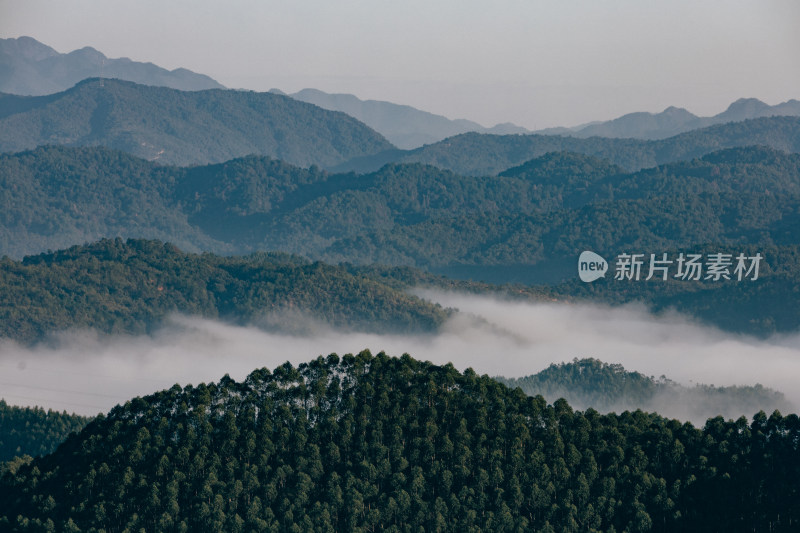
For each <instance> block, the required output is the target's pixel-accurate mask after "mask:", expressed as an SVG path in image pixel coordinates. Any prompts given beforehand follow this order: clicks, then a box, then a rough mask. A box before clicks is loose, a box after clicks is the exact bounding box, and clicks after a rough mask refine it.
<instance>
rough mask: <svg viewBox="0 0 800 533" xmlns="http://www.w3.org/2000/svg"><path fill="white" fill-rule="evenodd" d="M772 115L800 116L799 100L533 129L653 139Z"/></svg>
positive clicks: (744, 100)
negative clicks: (710, 113) (712, 112)
mask: <svg viewBox="0 0 800 533" xmlns="http://www.w3.org/2000/svg"><path fill="white" fill-rule="evenodd" d="M773 116H793V117H796V116H800V101H797V100H788V101H786V102H783V103H780V104H776V105H772V106H771V105H768V104H765V103H764V102H762V101H761V100H758V99H756V98H740V99H739V100H736V101H735V102H733V103H732V104H731V105H730V106H728V109H726V110H725V111H723V112H722V113H719V114H717V115H714V116H712V117H699V116H697V115H695V114H693V113H690V112H689V111H687V110H686V109H683V108H678V107H673V106H670V107H668V108H667V109H665V110H664V111H662V112H661V113H646V112H639V113H629V114H627V115H623V116H621V117H619V118H615V119H614V120H608V121H604V122H594V123H591V124H587V125H584V126H577V127H574V128H551V129H548V130H543V131H536V132H534V133H546V134H555V135H569V136H573V137H582V138H586V137H595V136H596V137H612V138H632V139H650V140H654V139H666V138H667V137H672V136H674V135H678V134H679V133H684V132H687V131H691V130H696V129H700V128H707V127H708V126H714V125H716V124H725V123H727V122H740V121H742V120H748V119H752V118H762V117H773Z"/></svg>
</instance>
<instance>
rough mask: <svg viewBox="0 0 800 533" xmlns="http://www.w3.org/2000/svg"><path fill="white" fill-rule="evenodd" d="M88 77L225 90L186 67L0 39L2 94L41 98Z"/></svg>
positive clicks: (26, 39) (27, 39) (23, 39)
mask: <svg viewBox="0 0 800 533" xmlns="http://www.w3.org/2000/svg"><path fill="white" fill-rule="evenodd" d="M86 78H118V79H121V80H127V81H133V82H136V83H141V84H143V85H155V86H161V87H171V88H173V89H180V90H184V91H199V90H203V89H222V88H223V86H222V85H220V84H219V83H218V82H216V81H215V80H213V79H211V78H210V77H208V76H206V75H203V74H197V73H195V72H192V71H191V70H187V69H185V68H177V69H175V70H167V69H164V68H161V67H159V66H157V65H154V64H153V63H141V62H139V61H132V60H130V59H128V58H127V57H123V58H118V59H112V58H108V57H106V56H105V55H103V54H102V53H101V52H99V51H97V50H95V49H94V48H92V47H89V46H87V47H85V48H81V49H79V50H74V51H72V52H69V53H67V54H62V53H59V52H57V51H56V50H54V49H53V48H51V47H49V46H47V45H46V44H43V43H40V42H39V41H37V40H36V39H34V38H32V37H18V38H16V39H0V92H4V93H11V94H19V95H27V96H41V95H45V94H52V93H56V92H59V91H63V90H66V89H69V88H70V87H72V86H73V85H75V84H76V83H78V82H79V81H81V80H84V79H86Z"/></svg>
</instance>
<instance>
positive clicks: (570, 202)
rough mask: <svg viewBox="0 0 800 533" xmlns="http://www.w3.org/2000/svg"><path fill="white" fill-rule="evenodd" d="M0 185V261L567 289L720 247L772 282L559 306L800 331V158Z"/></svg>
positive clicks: (103, 175) (565, 159)
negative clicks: (131, 248) (160, 261)
mask: <svg viewBox="0 0 800 533" xmlns="http://www.w3.org/2000/svg"><path fill="white" fill-rule="evenodd" d="M765 120H768V119H765ZM0 179H1V180H2V183H0V207H1V209H0V254H5V255H10V256H16V257H20V256H22V255H24V254H30V253H38V252H41V251H43V250H46V249H48V248H49V249H58V248H63V247H65V246H68V245H71V244H75V243H84V242H87V241H93V240H97V239H100V238H102V237H116V236H120V237H125V238H127V237H136V238H142V237H144V238H157V239H161V240H165V241H169V242H173V243H176V244H177V245H179V246H180V247H182V248H184V249H187V250H192V251H194V250H207V251H209V250H210V251H217V252H221V253H228V254H229V253H250V252H253V251H258V250H281V251H285V252H290V253H297V254H301V255H304V256H306V257H310V258H313V259H318V260H324V261H327V262H331V263H334V264H335V263H340V262H350V263H354V264H358V265H366V264H370V263H376V262H377V263H383V264H388V265H398V266H399V265H408V266H415V267H419V268H424V269H427V270H429V271H431V272H436V273H441V274H446V275H450V276H456V277H462V278H467V279H475V280H485V281H491V282H495V283H506V282H511V281H516V282H525V283H543V282H550V283H555V282H559V281H562V280H565V279H567V280H574V279H575V271H574V261H575V257H576V255H577V254H578V253H579V252H580V251H582V250H594V251H596V252H598V253H600V254H601V255H604V257H608V256H609V255H606V254H617V253H621V252H624V251H631V252H637V253H646V252H651V253H656V252H669V251H675V250H684V251H685V250H689V251H692V249H694V250H695V251H703V250H708V249H709V248H712V249H713V248H715V247H716V248H719V249H723V250H730V253H739V252H744V251H747V252H748V253H751V252H752V253H751V255H752V254H754V253H756V252H757V251H761V252H763V253H764V255H765V264H764V265H762V273H763V276H762V277H764V278H765V280H762V281H760V282H759V283H758V284H752V286H751V284H744V285H739V286H735V284H734V286H730V285H729V284H719V285H712V286H708V285H707V284H691V283H688V284H687V283H683V284H682V285H681V284H680V283H678V284H662V285H660V286H659V287H657V288H656V289H655V290H656V292H655V293H653V292H652V290H653V287H652V285H650V284H640V285H637V286H636V287H633V285H632V286H631V287H628V288H627V289H626V290H621V289H622V288H621V287H617V286H614V287H613V288H612V287H610V286H607V285H604V284H603V282H602V280H601V281H598V282H597V283H595V284H592V286H591V290H590V288H589V287H585V286H584V284H580V283H578V286H577V287H576V286H574V285H573V286H567V287H565V288H564V289H563V290H559V294H561V295H562V297H565V296H569V295H573V294H574V295H583V296H585V297H587V298H589V297H595V298H598V299H602V300H606V301H610V302H616V303H619V302H621V301H629V300H635V299H644V300H646V301H650V302H654V303H658V302H661V304H659V305H660V306H663V307H669V306H670V305H672V306H675V307H678V308H680V309H686V310H687V312H697V313H699V314H701V315H702V316H703V317H704V318H707V319H708V320H711V321H714V322H715V323H719V322H722V323H723V327H734V326H735V327H740V328H742V329H743V330H747V331H751V332H758V333H768V332H771V331H776V330H777V331H790V330H791V329H792V328H794V327H797V325H798V324H800V314H798V309H797V307H796V305H794V303H793V300H792V297H791V295H792V294H793V291H794V290H795V287H796V285H797V283H798V280H800V272H798V271H797V269H796V259H794V255H793V253H794V252H792V251H791V250H793V249H794V247H797V246H798V245H800V233H798V228H799V227H800V224H799V223H798V222H800V218H798V213H800V155H798V154H786V153H782V152H779V151H776V150H772V149H768V148H758V147H745V148H735V149H729V150H724V151H720V152H715V153H712V154H708V155H706V156H704V157H702V158H701V159H696V160H692V161H687V162H679V163H673V164H669V165H662V166H659V167H654V168H651V169H645V170H641V171H637V172H634V173H630V172H626V171H624V170H623V169H622V168H621V167H619V166H616V165H613V164H611V163H609V162H608V161H604V160H600V159H597V158H594V157H591V156H585V155H580V154H572V153H551V154H547V155H545V156H542V157H539V158H536V159H533V160H531V161H528V162H527V163H525V164H524V165H521V166H518V167H512V168H510V169H507V170H506V171H504V172H502V173H501V175H499V176H495V177H486V176H483V177H471V176H464V175H459V174H455V173H453V172H451V171H446V170H441V169H437V168H434V167H430V166H424V165H421V164H393V165H387V166H386V167H384V168H382V169H381V170H379V171H376V172H374V173H370V174H365V175H357V174H331V173H328V172H325V171H323V170H321V169H319V168H316V167H314V168H309V169H303V168H299V167H294V166H291V165H288V164H287V163H284V162H281V161H276V160H272V159H269V158H265V157H256V156H249V157H246V158H240V159H236V160H231V161H228V162H226V163H222V164H215V165H206V166H193V167H183V168H181V167H171V166H161V165H158V164H155V163H153V162H148V161H144V160H142V159H138V158H135V157H133V156H130V155H128V154H124V153H121V152H118V151H113V150H110V149H107V148H101V147H83V148H66V147H44V148H38V149H36V150H33V151H29V152H22V153H18V154H6V155H3V156H0ZM781 247H783V248H781ZM786 247H788V248H786ZM711 251H713V250H711ZM768 274H770V275H772V277H770V276H768ZM634 285H635V284H634ZM604 287H605V290H604V289H603V288H604ZM634 289H636V290H634ZM591 291H594V292H591ZM704 291H711V292H704ZM765 291H766V292H765ZM767 293H768V294H769V295H770V298H769V300H768V302H769V303H768V304H766V303H765V302H767V300H765V301H763V302H762V303H761V304H759V309H760V311H759V316H758V318H757V319H754V317H753V316H750V315H748V314H747V313H744V314H742V313H741V309H742V307H741V306H739V307H736V308H732V309H730V311H731V312H732V313H734V314H735V315H736V316H731V315H730V314H729V313H728V311H726V309H727V308H728V307H730V301H731V299H738V300H740V301H742V302H745V303H746V302H751V303H752V302H757V301H759V295H762V296H763V295H764V294H767ZM699 295H705V300H703V299H702V298H700V299H698V296H699ZM787 299H788V300H787ZM703 301H705V303H703ZM701 304H702V305H701ZM748 305H749V304H748ZM698 306H700V307H698ZM762 307H763V308H762ZM737 313H738V314H737ZM739 315H741V316H739ZM745 315H747V316H745ZM715 316H716V317H717V318H718V320H716V321H715V318H714V317H715ZM754 320H755V321H754ZM726 324H727V326H725V325H726Z"/></svg>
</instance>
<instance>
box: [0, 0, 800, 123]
mask: <svg viewBox="0 0 800 533" xmlns="http://www.w3.org/2000/svg"><path fill="white" fill-rule="evenodd" d="M798 27H800V2H798V1H797V0H747V1H742V0H725V1H721V0H715V1H707V0H664V1H642V0H564V1H557V0H547V1H538V0H498V1H495V2H488V1H482V2H476V1H473V0H457V1H456V0H434V1H431V0H427V1H418V0H405V1H402V2H397V1H395V2H388V1H384V0H369V1H360V0H337V1H333V2H331V1H328V0H325V1H322V0H282V1H247V0H229V1H226V2H210V1H203V0H191V1H189V0H180V1H168V2H163V1H152V0H138V1H136V2H131V1H125V2H119V1H115V0H62V1H42V0H0V36H2V37H18V36H21V35H30V36H32V37H34V38H36V39H38V40H40V41H42V42H44V43H46V44H49V45H50V46H52V47H54V48H55V49H56V50H58V51H60V52H68V51H71V50H74V49H76V48H81V47H83V46H87V45H88V46H93V47H95V48H97V49H98V50H100V51H102V52H103V53H105V54H106V55H107V56H109V57H130V58H131V59H135V60H138V61H150V62H153V63H156V64H158V65H161V66H164V67H167V68H176V67H181V66H182V67H186V68H190V69H192V70H195V71H198V72H202V73H205V74H208V75H210V76H212V77H213V78H215V79H217V80H218V81H220V82H221V83H223V84H224V85H226V86H228V87H237V88H247V89H255V90H268V89H270V88H272V87H277V88H280V89H282V90H284V91H287V92H294V91H297V90H299V89H301V88H304V87H315V88H318V89H321V90H324V91H328V92H349V93H353V94H356V95H357V96H359V97H361V98H372V99H381V100H389V101H393V102H397V103H405V104H409V105H413V106H415V107H418V108H421V109H425V110H428V111H432V112H436V113H440V114H444V115H446V116H448V117H450V118H469V119H472V120H476V121H478V122H481V123H484V124H486V125H492V124H494V123H497V122H505V121H510V122H515V123H517V124H520V125H523V126H526V127H528V128H534V129H535V128H542V127H548V126H555V125H575V124H578V123H582V122H587V121H590V120H600V119H609V118H613V117H616V116H619V115H621V114H624V113H626V112H631V111H653V112H657V111H661V110H663V109H664V108H666V107H667V106H669V105H676V106H680V107H686V108H688V109H689V110H690V111H692V112H694V113H697V114H701V115H711V114H716V113H718V112H721V111H723V110H724V109H725V107H727V105H728V104H729V103H730V102H732V101H733V100H735V99H737V98H740V97H756V98H760V99H762V100H764V101H766V102H767V103H770V104H775V103H778V102H781V101H785V100H788V99H790V98H800V53H798V52H800V31H798Z"/></svg>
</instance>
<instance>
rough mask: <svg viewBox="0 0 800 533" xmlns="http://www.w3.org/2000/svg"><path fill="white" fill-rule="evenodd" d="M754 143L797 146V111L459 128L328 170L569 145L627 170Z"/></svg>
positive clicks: (495, 165)
mask: <svg viewBox="0 0 800 533" xmlns="http://www.w3.org/2000/svg"><path fill="white" fill-rule="evenodd" d="M754 145H761V146H769V147H772V148H775V149H778V150H783V151H786V152H800V117H765V118H757V119H750V120H744V121H741V122H729V123H725V124H718V125H716V126H709V127H707V128H702V129H699V130H692V131H688V132H686V133H681V134H679V135H675V136H674V137H669V138H667V139H660V140H653V141H648V140H641V139H613V138H605V137H588V138H585V139H581V138H578V137H572V136H563V135H539V134H530V135H488V134H480V133H462V134H461V135H456V136H455V137H450V138H448V139H445V140H443V141H440V142H438V143H434V144H430V145H427V146H423V147H421V148H416V149H414V150H388V151H386V152H382V153H379V154H375V155H369V156H365V157H361V158H357V159H354V160H351V161H348V162H347V163H345V164H342V165H337V166H335V167H333V168H332V169H331V170H332V171H336V172H348V171H354V172H373V171H375V170H377V169H379V168H381V167H382V166H384V165H386V164H388V163H424V164H427V165H433V166H435V167H438V168H442V169H448V170H452V171H454V172H457V173H459V174H463V175H470V176H487V175H496V174H498V173H499V172H502V171H503V170H505V169H507V168H509V167H512V166H516V165H521V164H522V163H524V162H525V161H528V160H530V159H532V158H535V157H539V156H541V155H544V154H546V153H549V152H560V151H568V152H574V153H580V154H586V155H590V156H594V157H599V158H602V159H606V160H608V161H610V162H612V163H614V164H616V165H619V166H620V167H622V168H624V169H626V170H628V171H636V170H639V169H642V168H648V167H653V166H656V165H663V164H666V163H673V162H677V161H686V160H689V159H692V158H696V157H702V156H703V155H705V154H708V153H710V152H713V151H715V150H719V149H723V148H733V147H738V146H754Z"/></svg>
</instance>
